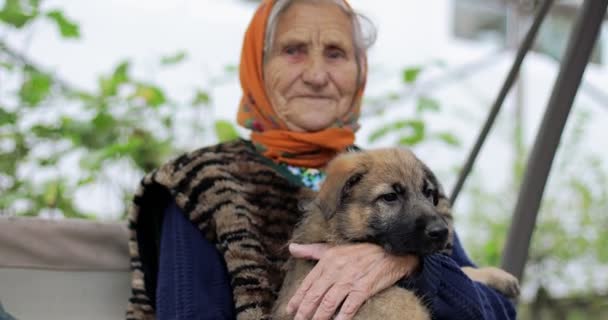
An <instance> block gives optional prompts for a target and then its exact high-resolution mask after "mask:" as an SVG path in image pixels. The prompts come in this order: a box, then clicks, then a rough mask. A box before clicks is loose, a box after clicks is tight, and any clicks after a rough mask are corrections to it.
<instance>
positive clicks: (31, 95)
mask: <svg viewBox="0 0 608 320" xmlns="http://www.w3.org/2000/svg"><path fill="white" fill-rule="evenodd" d="M51 84H52V79H51V77H49V76H48V75H46V74H43V73H40V72H37V71H33V70H28V71H26V78H25V81H24V82H23V84H22V85H21V88H20V89H19V97H20V98H21V100H22V101H23V102H25V103H26V104H28V105H30V106H36V105H38V104H39V103H40V102H41V101H42V100H44V98H46V97H47V96H48V94H49V92H50V91H51Z"/></svg>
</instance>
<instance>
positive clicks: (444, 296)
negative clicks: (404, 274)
mask: <svg viewBox="0 0 608 320" xmlns="http://www.w3.org/2000/svg"><path fill="white" fill-rule="evenodd" d="M454 240H455V241H454V250H453V252H452V255H451V256H447V255H443V254H433V255H429V256H426V257H424V258H423V259H422V260H421V262H422V268H421V271H420V272H419V273H418V274H416V275H414V276H412V277H409V278H407V279H404V280H403V281H402V282H401V286H403V287H405V288H407V289H410V290H413V291H414V292H416V294H417V296H419V297H421V299H423V301H424V302H425V303H426V304H427V305H428V306H429V309H430V311H431V314H432V318H433V319H438V320H439V319H450V320H458V319H463V320H464V319H483V320H510V319H515V318H516V312H515V308H514V306H513V304H512V303H511V301H510V300H509V299H508V298H507V297H505V296H504V295H502V294H501V293H499V292H498V291H496V290H494V289H492V288H490V287H488V286H486V285H484V284H482V283H479V282H475V281H472V280H471V279H469V277H468V276H467V275H466V274H464V273H463V272H462V271H461V270H460V268H461V267H463V266H471V267H474V264H473V263H472V262H471V260H470V259H469V258H468V257H467V255H466V253H465V252H464V249H463V248H462V245H461V244H460V241H459V240H458V237H456V238H455V239H454Z"/></svg>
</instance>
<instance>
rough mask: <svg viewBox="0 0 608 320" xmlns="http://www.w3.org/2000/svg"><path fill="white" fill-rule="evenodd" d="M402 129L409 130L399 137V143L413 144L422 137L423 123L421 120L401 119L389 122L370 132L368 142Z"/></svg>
mask: <svg viewBox="0 0 608 320" xmlns="http://www.w3.org/2000/svg"><path fill="white" fill-rule="evenodd" d="M404 129H408V130H410V132H408V134H407V135H405V136H402V137H401V138H400V142H399V143H400V144H405V145H414V144H416V143H418V142H420V141H421V140H422V139H424V135H425V132H424V131H425V125H424V122H422V121H421V120H401V121H396V122H393V123H389V124H387V125H385V126H382V127H380V128H379V129H377V130H375V131H373V132H372V134H371V135H370V136H369V138H368V141H369V142H370V143H372V142H374V141H376V140H378V139H380V138H382V137H384V136H386V135H387V134H389V133H392V132H395V133H401V131H403V130H404Z"/></svg>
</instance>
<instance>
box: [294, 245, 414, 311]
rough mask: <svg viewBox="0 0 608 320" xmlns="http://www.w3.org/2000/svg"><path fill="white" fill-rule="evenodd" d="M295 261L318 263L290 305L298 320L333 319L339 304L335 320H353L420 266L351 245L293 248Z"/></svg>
mask: <svg viewBox="0 0 608 320" xmlns="http://www.w3.org/2000/svg"><path fill="white" fill-rule="evenodd" d="M289 251H290V252H291V254H292V255H293V256H294V257H296V258H306V259H314V260H319V262H318V263H317V264H316V266H315V267H314V268H313V269H312V270H311V271H310V273H309V274H308V275H307V276H306V278H305V279H304V281H303V282H302V284H301V285H300V287H299V288H298V290H297V291H296V293H295V294H294V296H293V297H292V298H291V300H290V301H289V303H288V305H287V312H289V313H290V314H293V313H295V312H297V313H296V316H295V319H296V320H303V319H310V318H311V317H312V319H315V320H322V319H330V318H331V317H332V316H333V315H334V314H335V312H336V309H337V308H338V306H340V303H342V301H344V303H343V304H342V307H341V308H340V313H339V314H338V315H337V317H336V320H345V319H352V318H353V316H354V315H355V314H356V313H357V310H358V309H359V307H360V306H361V305H362V304H363V303H364V302H365V301H366V300H367V299H368V298H369V297H371V296H373V295H374V294H376V293H378V292H380V291H382V290H384V289H386V288H388V287H390V286H392V285H394V284H395V283H396V282H397V281H399V280H400V279H402V278H403V277H405V276H407V275H411V274H412V273H413V272H414V271H415V270H416V269H417V268H418V267H419V264H420V260H419V258H418V257H417V256H414V255H407V256H393V255H391V254H388V253H387V252H386V251H384V249H382V247H380V246H377V245H374V244H369V243H362V244H349V245H341V246H335V247H331V246H329V245H326V244H310V245H299V244H291V245H290V246H289Z"/></svg>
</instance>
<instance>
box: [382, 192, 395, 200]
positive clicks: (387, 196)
mask: <svg viewBox="0 0 608 320" xmlns="http://www.w3.org/2000/svg"><path fill="white" fill-rule="evenodd" d="M380 198H381V199H382V200H384V201H386V202H393V201H395V200H397V194H396V193H394V192H391V193H386V194H383V195H381V196H380Z"/></svg>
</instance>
